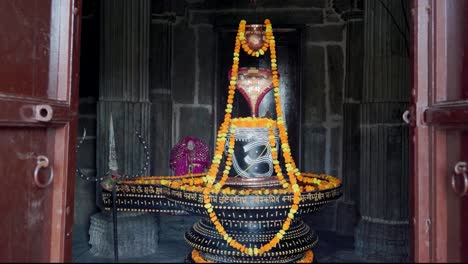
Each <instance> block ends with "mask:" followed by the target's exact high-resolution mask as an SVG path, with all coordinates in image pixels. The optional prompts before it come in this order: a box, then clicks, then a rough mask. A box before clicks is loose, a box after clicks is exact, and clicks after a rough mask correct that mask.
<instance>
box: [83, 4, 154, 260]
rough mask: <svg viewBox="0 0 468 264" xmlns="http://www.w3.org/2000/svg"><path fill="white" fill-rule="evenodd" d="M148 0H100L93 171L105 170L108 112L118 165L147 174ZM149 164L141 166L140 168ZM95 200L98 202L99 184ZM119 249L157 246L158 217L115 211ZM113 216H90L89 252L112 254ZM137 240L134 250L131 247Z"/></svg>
mask: <svg viewBox="0 0 468 264" xmlns="http://www.w3.org/2000/svg"><path fill="white" fill-rule="evenodd" d="M150 2H151V1H150V0H132V1H127V0H103V1H101V2H100V5H101V40H100V41H101V51H100V54H101V58H100V85H99V101H98V116H97V118H98V119H97V124H98V129H97V172H98V173H99V174H101V175H102V174H105V173H106V172H107V171H108V170H109V142H110V140H109V123H110V118H111V116H112V120H113V127H114V134H115V135H114V137H115V151H116V153H117V157H116V158H117V165H118V171H119V172H120V173H121V174H124V175H129V176H131V177H135V176H136V175H148V174H149V173H150V171H149V161H148V160H147V159H146V156H147V155H146V152H147V149H145V148H144V146H143V145H142V144H141V143H140V140H139V139H138V137H137V135H136V133H140V134H141V135H142V137H143V139H144V141H145V142H146V146H147V147H149V146H150V144H149V141H150V140H149V138H150V116H151V103H150V101H149V57H150V56H149V41H150V20H151V15H150V14H151V8H150ZM145 167H146V168H148V169H147V170H143V171H142V168H145ZM97 189H98V195H97V197H98V201H97V204H98V206H101V204H102V195H101V187H100V186H99V185H98V188H97ZM118 216H119V217H118V218H119V221H118V235H119V241H118V244H119V255H122V257H139V256H142V255H144V254H153V253H155V251H156V248H157V233H158V232H157V229H158V225H157V219H156V218H155V216H154V215H152V214H142V213H138V214H134V213H119V214H118ZM109 227H112V218H111V217H109V215H107V213H106V212H103V213H98V214H96V215H93V216H92V217H91V227H90V231H89V233H90V244H91V246H92V250H91V252H93V253H94V254H95V255H100V256H106V257H109V256H113V247H112V245H113V243H112V241H113V233H112V230H113V229H112V228H109ZM135 244H138V247H139V248H140V249H139V250H134V248H135Z"/></svg>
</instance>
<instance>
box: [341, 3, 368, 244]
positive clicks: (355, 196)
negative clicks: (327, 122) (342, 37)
mask: <svg viewBox="0 0 468 264" xmlns="http://www.w3.org/2000/svg"><path fill="white" fill-rule="evenodd" d="M341 16H342V18H343V20H344V21H345V25H346V26H345V30H346V52H345V54H346V67H345V68H346V80H345V88H344V93H343V94H344V95H343V163H342V164H343V198H342V199H341V200H340V201H338V203H337V205H338V210H337V213H338V217H337V232H338V233H340V234H342V235H347V236H352V235H353V234H354V230H355V227H356V224H357V220H358V219H357V218H358V206H359V178H360V173H359V171H360V130H359V127H360V118H359V106H360V103H361V99H362V86H363V78H362V77H363V74H362V72H363V70H364V67H363V60H364V59H363V58H364V43H363V40H364V22H363V11H362V10H361V9H358V8H357V7H356V6H351V7H350V9H348V10H347V11H345V12H344V13H343V14H342V15H341Z"/></svg>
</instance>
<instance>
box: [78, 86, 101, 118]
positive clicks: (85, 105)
mask: <svg viewBox="0 0 468 264" xmlns="http://www.w3.org/2000/svg"><path fill="white" fill-rule="evenodd" d="M82 88H84V87H82ZM80 90H82V89H81V88H80ZM96 111H97V103H96V97H80V103H79V105H78V113H79V114H80V115H96Z"/></svg>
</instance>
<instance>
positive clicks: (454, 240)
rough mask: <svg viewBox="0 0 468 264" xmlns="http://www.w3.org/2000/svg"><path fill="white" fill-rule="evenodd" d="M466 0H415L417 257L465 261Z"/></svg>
mask: <svg viewBox="0 0 468 264" xmlns="http://www.w3.org/2000/svg"><path fill="white" fill-rule="evenodd" d="M467 14H468V1H465V0H447V1H440V0H432V1H431V0H415V1H413V32H412V36H413V54H412V55H413V98H412V99H413V102H412V106H411V109H410V116H411V117H413V118H411V127H412V135H411V136H412V139H413V148H412V157H413V160H412V165H413V177H412V190H413V195H412V197H413V200H412V205H413V206H412V213H413V238H414V239H413V242H414V243H413V247H412V248H413V256H414V261H416V262H468V193H467V192H468V175H467V173H468V172H467V165H466V162H468V34H467V32H468V15H467Z"/></svg>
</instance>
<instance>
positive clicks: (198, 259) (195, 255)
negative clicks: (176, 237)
mask: <svg viewBox="0 0 468 264" xmlns="http://www.w3.org/2000/svg"><path fill="white" fill-rule="evenodd" d="M192 259H193V261H195V263H214V262H211V261H208V260H206V259H204V258H203V257H202V256H201V254H200V251H198V250H196V249H194V250H192ZM313 261H314V253H313V252H312V250H308V251H306V253H305V254H304V257H302V258H301V259H299V260H298V261H296V263H312V262H313Z"/></svg>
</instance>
